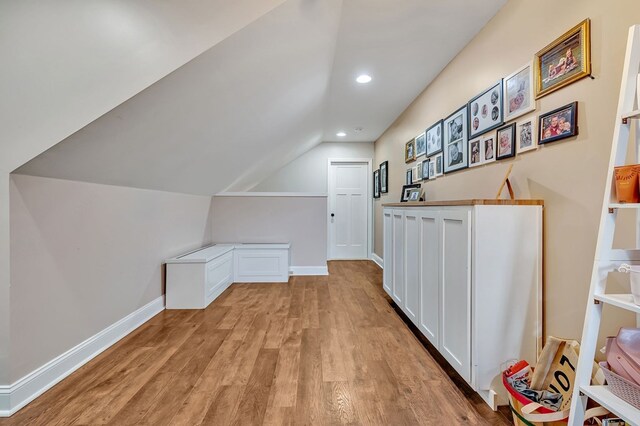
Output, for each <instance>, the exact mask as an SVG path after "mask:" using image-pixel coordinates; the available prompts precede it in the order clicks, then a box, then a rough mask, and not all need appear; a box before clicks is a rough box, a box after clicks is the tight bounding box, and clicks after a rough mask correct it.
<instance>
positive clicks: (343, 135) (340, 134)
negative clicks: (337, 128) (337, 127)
mask: <svg viewBox="0 0 640 426" xmlns="http://www.w3.org/2000/svg"><path fill="white" fill-rule="evenodd" d="M336 136H337V137H339V138H343V137H345V136H347V134H346V133H345V132H338V133H336Z"/></svg>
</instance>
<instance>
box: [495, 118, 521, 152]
mask: <svg viewBox="0 0 640 426" xmlns="http://www.w3.org/2000/svg"><path fill="white" fill-rule="evenodd" d="M496 139H497V141H498V154H497V155H496V159H497V160H503V159H505V158H509V157H513V156H514V155H516V123H511V124H508V125H506V126H504V127H501V128H499V129H498V132H497V134H496Z"/></svg>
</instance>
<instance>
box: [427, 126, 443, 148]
mask: <svg viewBox="0 0 640 426" xmlns="http://www.w3.org/2000/svg"><path fill="white" fill-rule="evenodd" d="M443 123H444V121H443V120H438V121H437V122H436V123H435V124H433V125H432V126H431V127H429V128H428V129H427V130H426V131H425V135H426V137H427V157H431V156H432V155H435V154H438V153H440V152H442V141H443V140H444V127H443Z"/></svg>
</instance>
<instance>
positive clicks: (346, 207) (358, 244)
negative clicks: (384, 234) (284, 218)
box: [329, 161, 369, 259]
mask: <svg viewBox="0 0 640 426" xmlns="http://www.w3.org/2000/svg"><path fill="white" fill-rule="evenodd" d="M368 206H369V163H368V162H342V161H335V162H333V161H332V162H330V163H329V216H330V217H329V258H331V259H368V258H369V256H368V255H369V253H368V251H369V237H368V230H369V208H368Z"/></svg>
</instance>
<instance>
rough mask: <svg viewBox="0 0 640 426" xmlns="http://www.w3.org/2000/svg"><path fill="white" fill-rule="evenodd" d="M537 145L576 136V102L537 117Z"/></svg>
mask: <svg viewBox="0 0 640 426" xmlns="http://www.w3.org/2000/svg"><path fill="white" fill-rule="evenodd" d="M538 129H539V130H538V143H539V144H541V145H542V144H545V143H549V142H555V141H559V140H561V139H566V138H570V137H571V136H576V135H577V134H578V102H572V103H570V104H569V105H565V106H563V107H561V108H558V109H555V110H553V111H551V112H547V113H546V114H541V115H540V117H538Z"/></svg>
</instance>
